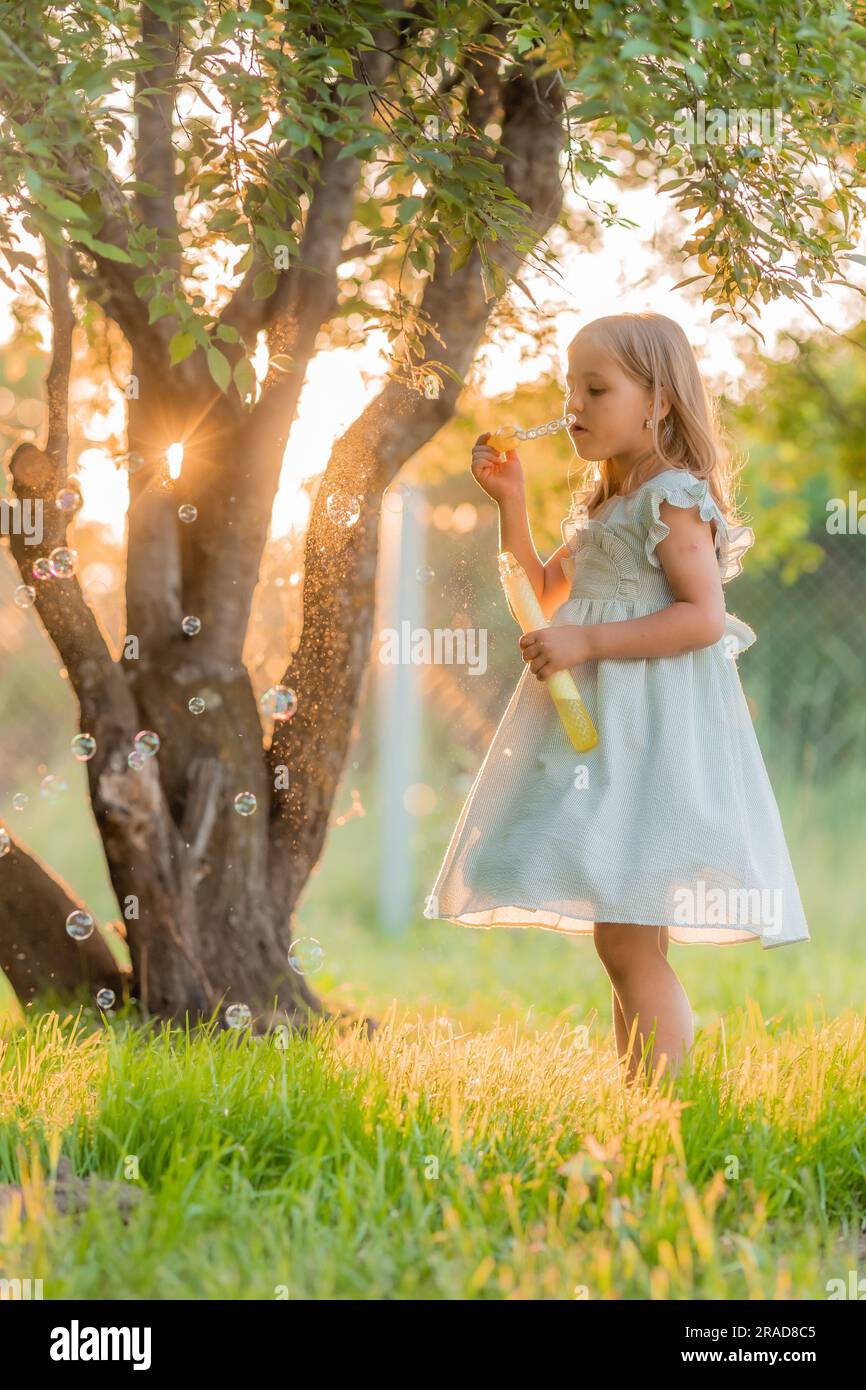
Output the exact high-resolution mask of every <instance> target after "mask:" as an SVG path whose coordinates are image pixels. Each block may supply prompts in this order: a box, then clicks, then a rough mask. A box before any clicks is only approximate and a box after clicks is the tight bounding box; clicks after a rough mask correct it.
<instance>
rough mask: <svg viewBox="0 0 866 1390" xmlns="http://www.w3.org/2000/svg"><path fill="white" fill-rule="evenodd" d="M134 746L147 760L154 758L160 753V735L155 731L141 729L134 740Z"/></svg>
mask: <svg viewBox="0 0 866 1390" xmlns="http://www.w3.org/2000/svg"><path fill="white" fill-rule="evenodd" d="M132 746H133V748H135V749H136V750H137V752H139V753H142V754H143V755H144V757H145V758H152V757H154V756H155V755H156V754H157V753H158V752H159V734H155V733H154V732H153V729H141V730H140V732H139V733H137V734H136V735H135V738H134V739H133V740H132Z"/></svg>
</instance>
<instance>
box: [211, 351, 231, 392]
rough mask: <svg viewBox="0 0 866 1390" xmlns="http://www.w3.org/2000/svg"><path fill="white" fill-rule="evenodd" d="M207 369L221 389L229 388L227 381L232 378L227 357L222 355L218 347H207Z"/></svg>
mask: <svg viewBox="0 0 866 1390" xmlns="http://www.w3.org/2000/svg"><path fill="white" fill-rule="evenodd" d="M207 365H208V371H209V372H210V374H211V376H212V377H213V379H214V381H215V382H216V384H217V386H218V387H219V388H220V390H221V391H227V390H228V389H229V382H230V381H231V379H232V371H231V367H230V366H229V364H228V358H226V357H224V356H223V354H222V353H221V352H220V350H219V348H215V347H209V348H208V350H207Z"/></svg>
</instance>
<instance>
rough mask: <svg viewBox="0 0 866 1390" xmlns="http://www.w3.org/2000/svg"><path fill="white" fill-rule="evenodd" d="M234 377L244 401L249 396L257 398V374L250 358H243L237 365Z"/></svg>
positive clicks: (233, 373)
mask: <svg viewBox="0 0 866 1390" xmlns="http://www.w3.org/2000/svg"><path fill="white" fill-rule="evenodd" d="M232 376H233V377H234V381H235V386H236V387H237V388H238V391H239V392H240V395H241V397H242V398H243V399H244V400H246V399H247V397H248V396H255V394H256V374H255V372H254V371H253V369H252V366H251V364H250V361H249V359H248V358H246V357H241V358H240V360H239V361H237V362H236V363H235V369H234V371H233V372H232Z"/></svg>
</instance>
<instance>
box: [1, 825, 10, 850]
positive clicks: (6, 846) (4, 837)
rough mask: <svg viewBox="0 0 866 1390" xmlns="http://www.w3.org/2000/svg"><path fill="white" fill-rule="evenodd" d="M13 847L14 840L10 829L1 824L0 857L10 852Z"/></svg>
mask: <svg viewBox="0 0 866 1390" xmlns="http://www.w3.org/2000/svg"><path fill="white" fill-rule="evenodd" d="M11 848H12V840H11V838H10V835H9V831H8V830H7V829H6V828H5V827H4V826H2V825H0V857H2V856H3V855H4V854H8V853H9V851H10V849H11Z"/></svg>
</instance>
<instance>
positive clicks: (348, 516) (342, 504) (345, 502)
mask: <svg viewBox="0 0 866 1390" xmlns="http://www.w3.org/2000/svg"><path fill="white" fill-rule="evenodd" d="M325 507H326V509H327V513H328V516H329V517H330V518H331V520H332V521H333V522H334V524H335V525H336V526H346V527H349V526H354V525H355V522H356V521H357V520H358V517H359V516H360V515H361V503H360V501H359V500H358V498H357V497H351V496H349V495H348V494H347V493H344V492H332V493H331V495H330V497H329V498H328V499H327V501H326V502H325Z"/></svg>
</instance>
